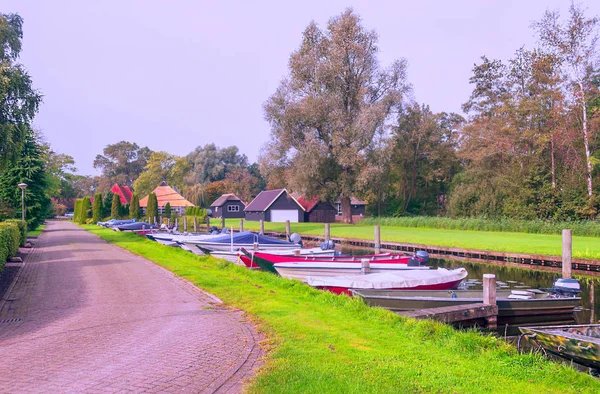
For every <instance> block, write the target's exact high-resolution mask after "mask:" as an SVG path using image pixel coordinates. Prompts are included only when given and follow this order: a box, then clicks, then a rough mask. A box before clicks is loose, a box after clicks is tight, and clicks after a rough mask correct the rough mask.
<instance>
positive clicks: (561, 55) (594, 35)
mask: <svg viewBox="0 0 600 394" xmlns="http://www.w3.org/2000/svg"><path fill="white" fill-rule="evenodd" d="M599 22H600V20H599V19H598V18H597V17H592V18H586V17H585V15H584V10H583V8H581V6H579V5H576V4H575V3H571V6H570V7H569V19H568V20H567V21H566V22H564V23H561V21H560V13H559V12H558V11H546V13H545V14H544V16H543V18H542V19H541V20H540V21H539V22H537V23H535V24H534V27H535V28H536V29H537V31H538V38H539V42H540V44H541V45H542V47H543V48H544V49H545V50H547V51H548V52H550V53H551V54H553V55H554V56H556V57H557V58H558V59H560V65H561V66H562V71H563V73H564V85H565V86H564V90H565V91H567V92H570V94H571V100H572V102H573V103H574V104H575V105H576V106H577V107H579V112H580V114H581V118H580V121H581V133H582V136H583V145H584V151H585V158H586V171H587V173H586V175H587V177H586V179H587V192H588V196H589V199H590V201H592V200H593V184H592V169H593V168H592V167H593V163H592V161H593V160H592V152H591V149H590V140H591V139H592V136H591V135H590V130H589V129H588V106H587V103H588V98H589V92H590V90H596V89H594V86H593V84H591V74H590V70H594V69H595V68H596V66H597V64H596V61H597V59H596V44H597V41H598V23H599Z"/></svg>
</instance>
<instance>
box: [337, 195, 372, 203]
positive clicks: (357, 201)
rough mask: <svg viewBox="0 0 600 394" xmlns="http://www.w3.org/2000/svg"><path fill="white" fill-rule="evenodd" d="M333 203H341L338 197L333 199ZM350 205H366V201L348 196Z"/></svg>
mask: <svg viewBox="0 0 600 394" xmlns="http://www.w3.org/2000/svg"><path fill="white" fill-rule="evenodd" d="M335 203H336V204H339V203H341V201H340V199H339V198H338V199H337V200H335ZM350 205H367V202H366V201H362V200H359V199H358V198H356V197H354V196H352V197H350Z"/></svg>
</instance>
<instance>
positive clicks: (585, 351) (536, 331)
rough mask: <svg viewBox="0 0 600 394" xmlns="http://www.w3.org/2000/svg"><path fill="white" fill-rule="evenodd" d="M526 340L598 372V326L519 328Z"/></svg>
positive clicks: (599, 327) (599, 326) (599, 330)
mask: <svg viewBox="0 0 600 394" xmlns="http://www.w3.org/2000/svg"><path fill="white" fill-rule="evenodd" d="M519 330H521V332H522V333H523V336H525V337H526V338H527V339H528V340H530V341H533V342H535V343H537V344H538V345H540V346H541V347H543V348H544V349H545V350H546V351H548V352H550V353H552V354H554V355H556V356H559V357H562V358H565V359H567V360H570V361H573V362H576V363H578V364H581V365H585V366H586V367H590V368H595V369H599V370H600V324H586V325H573V326H542V327H519Z"/></svg>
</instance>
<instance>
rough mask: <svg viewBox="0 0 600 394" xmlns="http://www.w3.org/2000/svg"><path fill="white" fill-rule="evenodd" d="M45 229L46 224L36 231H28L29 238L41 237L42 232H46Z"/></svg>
mask: <svg viewBox="0 0 600 394" xmlns="http://www.w3.org/2000/svg"><path fill="white" fill-rule="evenodd" d="M45 228H46V225H45V224H41V225H39V226H38V227H37V228H36V229H35V230H33V231H28V232H27V236H28V237H39V236H40V234H41V233H42V231H44V229H45Z"/></svg>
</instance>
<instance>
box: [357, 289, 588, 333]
mask: <svg viewBox="0 0 600 394" xmlns="http://www.w3.org/2000/svg"><path fill="white" fill-rule="evenodd" d="M352 293H353V294H354V295H355V296H360V297H362V298H363V299H364V301H365V302H366V303H367V304H368V305H371V306H377V307H381V308H385V309H389V310H391V311H394V312H402V311H412V310H420V309H429V308H440V307H445V306H453V305H466V304H476V303H482V302H483V292H482V291H481V290H446V291H432V290H430V291H419V290H416V291H414V290H413V291H402V290H352ZM526 293H527V294H526ZM496 304H497V305H498V320H497V324H498V332H500V333H503V334H504V333H505V332H506V333H507V334H508V335H516V334H518V332H519V330H518V327H519V326H526V325H532V326H535V325H548V324H568V323H574V322H575V317H574V314H573V313H574V311H575V308H576V307H578V306H580V305H581V298H580V297H574V296H564V297H563V296H555V295H552V294H550V293H547V292H544V291H541V290H522V291H518V290H497V292H496ZM461 325H463V326H469V325H481V326H483V325H484V322H483V321H472V322H471V321H466V322H461Z"/></svg>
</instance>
